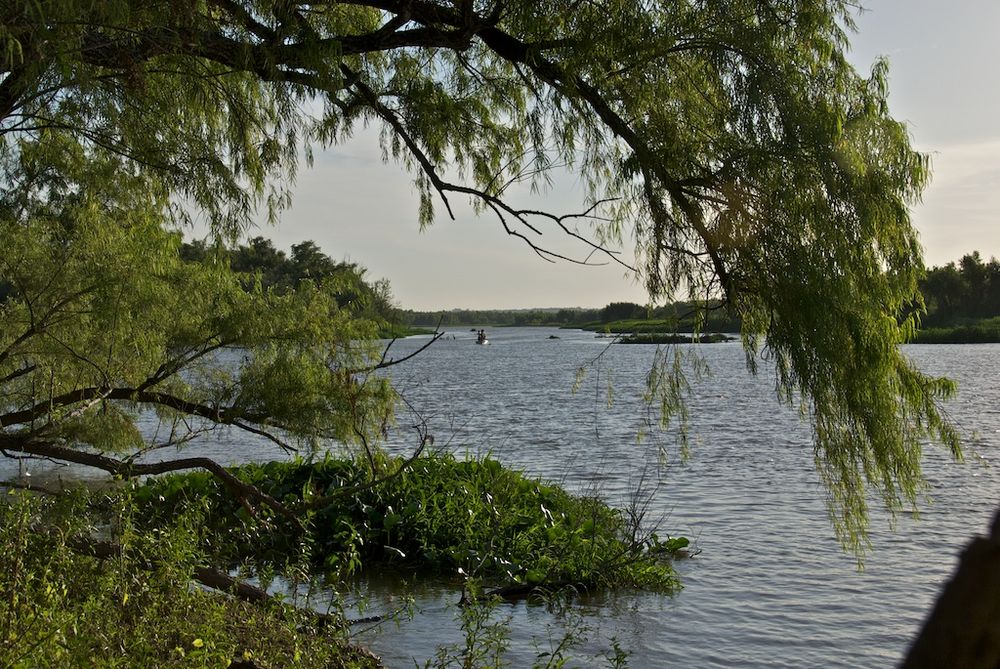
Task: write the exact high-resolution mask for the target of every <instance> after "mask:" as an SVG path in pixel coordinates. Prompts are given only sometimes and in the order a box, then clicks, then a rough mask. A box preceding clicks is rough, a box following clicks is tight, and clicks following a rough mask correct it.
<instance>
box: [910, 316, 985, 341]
mask: <svg viewBox="0 0 1000 669" xmlns="http://www.w3.org/2000/svg"><path fill="white" fill-rule="evenodd" d="M913 341H914V343H917V344H995V343H998V342H1000V317H995V318H987V319H984V320H981V321H978V322H974V323H968V324H965V325H956V326H954V327H941V328H921V329H920V330H918V331H917V334H916V335H915V336H914V338H913Z"/></svg>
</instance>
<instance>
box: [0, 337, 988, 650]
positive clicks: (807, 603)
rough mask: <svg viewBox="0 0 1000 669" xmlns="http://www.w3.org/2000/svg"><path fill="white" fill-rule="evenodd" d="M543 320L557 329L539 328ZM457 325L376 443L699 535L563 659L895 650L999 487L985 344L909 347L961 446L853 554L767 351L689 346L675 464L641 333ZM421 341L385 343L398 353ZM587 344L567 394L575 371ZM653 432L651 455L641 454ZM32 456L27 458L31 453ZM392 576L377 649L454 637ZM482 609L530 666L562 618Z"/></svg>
mask: <svg viewBox="0 0 1000 669" xmlns="http://www.w3.org/2000/svg"><path fill="white" fill-rule="evenodd" d="M553 333H554V334H556V335H558V337H559V339H549V336H550V335H551V334H553ZM454 334H455V339H449V338H446V339H443V340H441V341H439V342H438V343H436V344H435V345H434V346H432V347H431V348H430V349H429V350H427V351H425V352H424V353H422V354H421V355H420V356H418V357H417V358H415V359H413V360H411V361H409V362H408V363H407V364H405V365H403V366H400V367H398V368H394V369H393V370H392V374H393V376H394V379H395V381H396V383H397V385H398V386H399V388H400V389H401V390H402V391H403V392H404V393H405V395H406V397H407V400H408V401H409V403H410V404H412V406H413V407H415V408H416V409H417V410H418V411H419V416H416V415H408V414H405V413H404V414H401V415H400V420H399V426H398V429H397V430H396V431H395V432H394V433H393V434H391V435H390V443H389V448H390V449H393V450H396V451H398V452H409V451H410V450H411V449H412V448H414V447H415V446H416V438H417V437H416V432H415V431H414V430H413V429H412V425H413V423H414V422H416V421H418V420H419V421H426V423H427V425H428V426H429V428H430V432H431V433H432V434H434V436H435V445H436V447H439V448H447V449H449V450H452V451H455V452H458V453H469V454H471V455H474V456H479V455H484V454H487V453H489V454H492V456H493V457H495V458H497V459H499V460H500V461H502V462H504V463H505V464H507V465H511V466H514V467H518V468H522V469H524V470H525V471H527V472H528V473H530V474H533V475H537V476H541V477H544V478H547V479H550V480H554V481H559V482H561V483H563V484H565V485H567V486H568V487H570V488H571V489H574V490H578V491H592V490H598V491H599V492H600V494H602V495H603V496H604V497H605V498H606V499H608V500H609V501H610V502H612V503H614V504H618V505H624V504H628V502H629V499H630V494H631V493H632V492H634V491H635V490H636V488H637V487H643V488H645V489H646V490H655V492H656V495H655V498H654V501H653V504H652V506H651V508H650V510H649V514H648V517H649V518H651V519H654V520H655V519H659V521H660V524H661V526H662V527H663V529H664V530H665V531H666V532H668V533H670V534H674V535H677V534H683V535H685V536H688V537H691V538H692V539H693V540H694V541H695V542H696V544H697V546H698V548H700V549H701V553H700V555H698V556H697V557H696V558H693V559H691V560H687V561H683V562H681V563H679V565H678V568H679V571H680V573H681V577H682V582H683V584H684V589H683V590H682V591H681V592H680V593H679V594H678V595H677V596H675V597H673V598H669V597H663V596H657V595H651V594H647V593H610V594H609V593H605V594H602V595H599V596H592V597H588V598H585V599H582V600H581V601H580V602H579V605H578V606H576V607H574V611H575V614H576V615H579V616H581V619H580V620H577V621H576V623H575V624H577V625H581V624H582V625H584V626H585V628H586V629H587V632H586V633H585V634H584V635H583V640H584V643H583V645H582V646H581V647H580V649H579V652H578V661H577V663H578V664H581V665H584V666H588V665H591V664H596V665H597V666H606V663H605V662H604V661H603V660H600V659H599V658H600V656H601V655H602V654H603V653H605V652H606V651H607V649H608V648H609V647H610V642H609V641H608V640H609V639H610V638H611V637H616V638H617V639H619V640H620V642H621V644H622V646H623V647H625V648H626V649H628V650H629V651H631V652H632V653H633V654H632V657H631V658H630V666H632V667H633V668H641V667H674V666H693V667H720V668H721V667H742V668H752V667H814V666H824V667H862V666H873V667H874V666H891V665H893V664H895V663H896V662H897V661H898V660H899V658H900V657H901V655H902V653H903V652H904V650H905V648H906V646H907V644H908V643H909V641H910V639H911V638H912V637H913V635H914V633H915V632H916V630H917V629H918V627H919V624H920V621H921V620H922V618H923V616H924V615H925V613H926V611H927V609H928V607H929V606H930V604H931V602H932V601H933V599H934V597H935V594H936V592H937V591H938V589H939V588H940V587H941V585H942V583H943V582H944V580H945V579H946V578H947V576H948V575H949V573H950V572H951V570H952V569H953V568H954V565H955V563H956V558H957V555H958V552H959V551H960V550H961V548H962V547H963V546H964V544H965V543H966V542H967V541H968V539H969V538H970V537H971V536H972V535H974V534H977V533H983V532H984V531H985V530H986V528H987V526H988V524H989V519H990V517H991V514H992V512H993V509H994V507H995V505H996V503H997V500H998V499H1000V494H998V493H1000V476H998V474H997V471H996V467H995V466H994V465H995V464H996V462H997V458H998V452H997V446H998V432H1000V420H998V418H1000V416H998V414H1000V401H998V400H1000V373H998V372H1000V346H994V345H979V346H964V347H963V346H912V347H908V348H907V353H908V354H909V355H911V356H912V357H913V359H914V360H915V361H916V362H917V363H918V364H919V365H920V367H921V368H923V369H924V370H925V371H928V372H931V373H934V374H944V375H948V376H951V377H952V378H955V379H956V380H958V381H959V383H960V396H959V398H958V400H957V401H955V402H953V403H952V404H951V405H950V407H949V410H950V412H951V415H952V418H953V419H954V420H955V422H956V423H957V424H958V426H959V427H960V428H961V430H962V431H963V433H964V434H966V435H967V436H968V438H969V439H968V445H967V448H968V449H969V450H970V454H969V457H968V458H967V462H966V463H964V464H956V463H953V462H951V461H950V458H949V457H948V455H947V454H946V453H942V452H940V451H939V450H936V449H931V450H929V451H928V452H927V453H926V454H925V464H924V466H925V470H926V474H927V479H928V484H929V490H928V499H927V501H926V503H925V504H923V505H922V507H921V513H920V518H919V520H918V519H916V518H913V517H911V516H910V515H902V516H900V517H899V518H898V519H897V527H896V531H895V532H893V531H891V530H890V529H889V518H888V517H887V516H886V515H885V514H884V513H883V512H881V511H880V510H879V509H878V507H877V502H874V501H873V513H872V527H871V539H872V544H873V547H872V551H871V552H870V553H869V555H868V558H867V560H866V562H865V569H864V571H858V570H857V568H856V567H857V565H856V562H855V559H854V557H853V556H851V555H848V554H845V553H844V552H843V551H842V550H841V549H840V547H839V545H838V544H837V542H836V540H835V539H834V537H833V530H832V527H831V525H830V522H829V520H828V519H827V515H826V510H825V507H824V491H823V489H822V487H821V486H820V484H819V482H818V478H817V475H816V474H815V471H814V468H813V452H812V447H811V444H810V430H809V427H808V425H806V424H803V423H802V422H801V421H800V419H799V417H798V414H797V412H795V411H794V410H792V409H789V408H787V407H783V406H781V405H779V404H778V403H777V402H776V400H775V399H774V392H773V389H774V380H773V378H772V377H771V376H769V375H768V373H767V372H766V371H765V370H764V368H763V367H762V371H761V374H760V376H758V377H757V378H753V377H750V376H749V375H748V374H747V372H746V368H745V363H744V357H743V352H742V349H741V348H740V346H739V344H736V343H726V344H712V345H706V346H703V347H700V349H699V351H700V353H701V355H702V356H704V358H705V359H706V361H707V363H708V365H709V367H710V369H711V375H710V376H709V377H708V378H706V379H703V380H702V381H701V382H700V383H698V384H696V385H695V386H694V388H693V396H692V398H691V400H690V428H691V458H690V459H689V460H688V461H686V462H683V463H681V462H680V461H679V459H678V458H677V454H676V449H675V448H674V446H673V441H672V437H671V435H669V434H667V435H656V434H653V435H650V436H649V437H648V438H647V439H646V440H644V441H643V442H641V443H639V442H637V440H636V435H637V433H639V432H640V431H644V430H648V429H649V422H650V419H651V418H654V419H655V416H650V415H649V414H648V412H646V411H645V410H644V408H643V407H642V405H641V403H640V402H637V401H636V398H637V397H638V396H639V395H640V394H641V391H642V387H643V382H644V375H645V373H646V372H647V371H648V369H649V365H650V362H651V360H652V356H653V352H654V350H655V347H652V346H642V345H630V346H613V347H611V348H607V347H606V345H607V343H606V341H601V340H598V339H595V338H594V337H593V335H591V334H589V333H583V332H573V331H553V330H549V329H544V328H513V329H498V330H495V331H492V332H490V340H491V345H490V346H477V345H476V344H475V334H474V333H470V332H468V331H462V330H459V331H456V332H454ZM421 343H422V342H421V341H420V340H419V339H413V340H407V341H404V342H398V343H397V344H396V347H397V348H398V351H396V353H395V357H401V356H402V355H403V354H404V353H405V352H406V351H407V350H411V349H413V348H416V347H417V346H419V345H420V344H421ZM598 356H600V363H599V365H598V367H597V368H596V369H595V370H592V371H591V372H590V373H589V375H588V376H587V378H586V380H585V382H584V384H583V386H582V387H581V389H580V391H579V392H578V393H576V394H573V393H572V392H571V387H572V385H573V381H574V378H575V374H576V370H577V369H578V368H579V367H580V366H581V365H586V364H587V363H588V362H590V361H592V360H594V359H595V358H597V357H598ZM609 388H610V389H611V390H610V392H611V393H612V395H613V400H614V402H613V406H611V407H610V408H609V406H608V393H609V390H608V389H609ZM660 447H665V448H666V455H667V456H668V462H669V465H668V467H667V469H666V471H665V472H663V471H660V470H658V469H657V463H658V462H659V456H660V455H662V453H661V452H660V451H659V448H660ZM194 452H197V453H198V454H203V455H209V456H211V457H215V458H217V459H220V460H222V461H224V462H238V461H241V460H247V459H255V460H260V459H269V458H275V457H281V454H280V453H279V452H276V451H275V449H274V448H273V447H272V446H270V445H268V444H266V443H263V442H260V441H254V440H251V439H247V438H246V437H245V436H244V435H241V434H238V433H230V432H227V431H220V432H218V433H216V434H215V435H214V436H213V439H212V440H211V441H210V442H209V443H208V444H207V445H204V446H200V447H199V448H198V449H197V451H194V450H191V449H189V450H188V451H186V454H192V453H194ZM163 455H164V456H169V455H171V454H170V453H164V454H163ZM0 466H5V467H7V468H10V467H11V463H6V464H3V465H0ZM13 466H14V470H15V473H16V464H15V465H13ZM32 466H33V467H38V468H39V469H38V470H36V472H35V473H37V474H39V475H40V474H42V473H43V471H42V470H44V469H45V467H40V465H38V464H37V463H35V464H33V465H32ZM49 469H51V468H49ZM56 471H58V470H56ZM7 473H9V472H0V474H7ZM661 474H662V476H661ZM401 590H403V588H401V587H400V584H399V583H395V582H384V581H375V580H372V581H368V582H366V583H363V584H360V585H359V586H358V593H357V595H358V596H360V597H363V598H364V600H365V601H366V602H367V607H368V608H367V609H366V610H365V612H364V613H365V615H370V614H372V613H379V614H384V613H389V612H392V611H395V610H397V609H399V608H400V606H401V604H402V603H405V602H404V599H402V593H401ZM405 590H406V591H407V592H408V593H409V594H410V595H412V597H413V602H414V606H415V614H414V615H413V617H412V618H410V619H403V620H401V621H399V623H398V624H397V623H396V622H390V623H388V624H385V625H382V626H380V627H378V628H377V629H374V630H370V631H368V632H366V633H364V634H362V635H361V636H360V638H359V639H360V641H362V642H364V643H366V644H368V645H369V646H370V647H371V648H372V649H373V650H374V651H375V652H376V653H378V654H380V655H382V657H383V659H384V660H385V662H386V664H387V665H388V666H390V667H413V666H414V661H417V662H418V663H420V664H421V665H422V664H423V662H424V661H425V660H426V659H427V658H429V657H432V656H433V654H434V652H435V650H436V648H437V647H438V646H439V645H441V644H453V643H458V642H460V641H461V632H460V630H459V627H458V624H457V623H456V621H455V612H456V603H457V601H458V599H459V595H460V592H459V590H458V589H457V588H456V587H455V585H454V584H453V583H450V582H448V581H441V580H435V581H420V580H412V579H411V580H409V581H408V584H407V586H406V588H405ZM498 615H500V616H503V617H509V619H510V634H511V656H510V659H511V666H515V667H516V666H524V665H529V666H530V664H531V663H532V662H533V661H534V658H535V656H536V654H537V653H538V652H541V651H544V650H546V649H547V645H546V644H547V643H548V639H549V638H550V637H559V636H561V632H560V631H559V630H560V627H559V622H560V617H559V616H555V615H553V614H552V612H550V611H549V610H548V609H547V608H546V607H544V606H537V605H530V604H526V603H524V602H521V603H517V604H514V605H504V606H503V607H501V608H500V609H499V610H498ZM553 626H554V627H553ZM537 644H541V646H537Z"/></svg>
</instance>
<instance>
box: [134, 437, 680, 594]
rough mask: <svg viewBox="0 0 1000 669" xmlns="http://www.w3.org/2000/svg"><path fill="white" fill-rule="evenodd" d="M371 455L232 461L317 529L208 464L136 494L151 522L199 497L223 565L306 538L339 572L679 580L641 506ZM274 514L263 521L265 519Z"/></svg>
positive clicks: (468, 465)
mask: <svg viewBox="0 0 1000 669" xmlns="http://www.w3.org/2000/svg"><path fill="white" fill-rule="evenodd" d="M374 464H375V465H376V475H377V476H378V477H381V478H385V479H386V480H384V481H382V482H380V483H378V484H375V485H370V484H366V483H363V482H364V481H370V480H372V477H371V472H372V466H371V465H372V463H368V462H361V461H353V460H345V459H332V458H326V459H323V460H319V461H314V462H306V461H298V462H290V463H267V464H262V465H257V464H253V465H244V466H241V467H237V468H235V469H233V470H232V471H233V473H234V474H236V476H238V477H239V478H240V479H241V480H243V481H245V482H247V483H250V484H252V485H255V486H257V487H258V488H259V489H261V490H262V491H263V492H265V493H267V494H269V495H271V496H273V497H275V498H276V499H279V500H281V501H283V502H284V503H285V504H286V505H288V506H289V507H291V508H299V509H308V512H307V514H306V517H307V519H308V523H307V524H308V527H309V528H310V531H309V532H308V538H307V539H305V540H304V539H303V537H302V536H300V535H301V532H299V531H297V530H295V529H293V528H292V527H291V526H290V525H287V524H284V523H282V522H281V521H280V520H278V519H275V518H270V519H262V518H255V517H254V516H251V515H250V513H248V511H247V509H245V508H244V507H242V506H241V505H240V503H239V502H238V501H237V500H235V499H234V498H233V497H232V496H231V495H229V494H227V492H226V491H225V490H223V489H222V488H221V486H220V484H219V483H218V482H217V481H216V480H215V479H213V478H211V477H209V476H208V475H204V474H201V473H192V474H185V475H172V476H168V477H164V478H160V479H156V480H152V481H149V482H147V483H146V484H145V485H144V486H142V487H140V488H139V489H138V491H137V493H136V494H137V499H138V501H139V503H140V505H145V506H146V507H147V508H148V513H147V519H148V521H150V522H159V521H158V520H157V519H158V518H159V519H160V520H161V521H162V520H163V519H165V517H166V516H165V514H168V515H172V514H173V513H174V511H175V510H176V509H180V508H183V507H185V506H187V505H190V504H196V505H198V506H199V507H200V508H202V509H204V512H205V519H206V523H207V525H208V530H209V531H208V532H206V537H207V539H206V541H207V542H208V545H207V546H206V549H207V550H208V551H209V552H210V554H212V555H214V556H215V557H216V559H217V560H219V561H220V563H226V564H230V565H234V564H237V563H253V564H257V565H267V564H281V563H282V562H283V561H285V560H287V556H288V555H289V554H291V553H295V552H296V551H301V550H303V547H305V548H304V549H305V550H306V552H307V553H308V560H309V561H310V562H311V563H312V564H313V565H314V567H318V568H320V569H322V570H325V571H327V572H330V573H332V574H335V575H337V576H340V577H344V576H347V575H350V574H352V573H356V572H361V571H364V570H375V569H387V568H406V569H419V570H423V571H427V572H430V573H436V574H450V575H460V576H464V577H467V578H474V579H476V580H477V581H478V582H481V583H482V584H483V585H485V586H487V587H489V588H494V590H493V591H494V592H498V593H499V594H511V595H514V594H525V593H528V592H530V591H533V590H536V589H538V590H557V589H561V588H565V587H575V588H582V589H591V588H600V587H632V588H643V589H650V590H655V591H660V592H671V591H673V590H675V589H676V588H677V587H678V582H677V580H676V578H675V574H674V571H673V568H672V566H671V562H672V558H674V557H676V556H677V555H678V554H680V553H681V552H682V551H683V550H684V549H685V548H686V546H687V540H686V539H685V538H683V537H676V538H668V539H665V540H661V539H659V538H658V537H657V536H656V535H655V534H648V535H646V534H643V533H642V530H641V529H640V528H639V527H637V526H636V525H637V524H638V523H637V522H635V521H633V520H632V519H633V518H635V514H630V513H625V512H623V511H621V510H617V509H613V508H611V507H609V506H608V505H607V504H605V503H604V502H602V501H600V500H599V499H597V498H595V497H588V496H576V495H571V494H569V493H567V492H566V491H565V490H563V489H562V488H560V487H558V486H556V485H552V484H549V483H545V482H542V481H539V480H535V479H531V478H529V477H527V476H525V475H523V474H522V473H520V472H516V471H513V470H511V469H507V468H505V467H503V466H501V464H500V463H499V462H497V461H495V460H492V459H485V460H478V461H477V460H459V459H457V458H455V457H453V456H448V455H434V456H430V457H420V458H418V459H416V460H415V461H413V462H412V463H410V464H409V465H408V466H406V467H403V464H404V463H403V461H402V460H399V459H394V458H381V459H379V460H378V461H377V462H375V463H374ZM265 521H266V522H265Z"/></svg>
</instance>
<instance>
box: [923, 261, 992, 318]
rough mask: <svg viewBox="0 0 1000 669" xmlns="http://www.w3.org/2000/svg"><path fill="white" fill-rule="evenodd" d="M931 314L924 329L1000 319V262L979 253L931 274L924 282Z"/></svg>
mask: <svg viewBox="0 0 1000 669" xmlns="http://www.w3.org/2000/svg"><path fill="white" fill-rule="evenodd" d="M920 292H921V294H922V295H923V296H924V303H925V306H926V308H927V313H926V315H925V316H924V317H923V319H922V326H923V327H926V328H932V327H949V326H956V325H963V324H968V323H973V322H975V321H980V320H985V319H988V318H994V317H996V316H1000V261H998V260H997V259H996V258H995V257H991V258H990V259H989V261H988V262H987V261H984V260H983V257H982V255H981V254H980V253H979V251H973V252H972V253H969V254H966V255H964V256H962V258H961V259H960V260H959V261H958V262H957V263H956V262H949V263H947V264H945V265H941V266H940V267H932V268H930V269H929V270H927V274H926V276H925V277H924V278H923V279H922V280H921V281H920Z"/></svg>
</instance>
